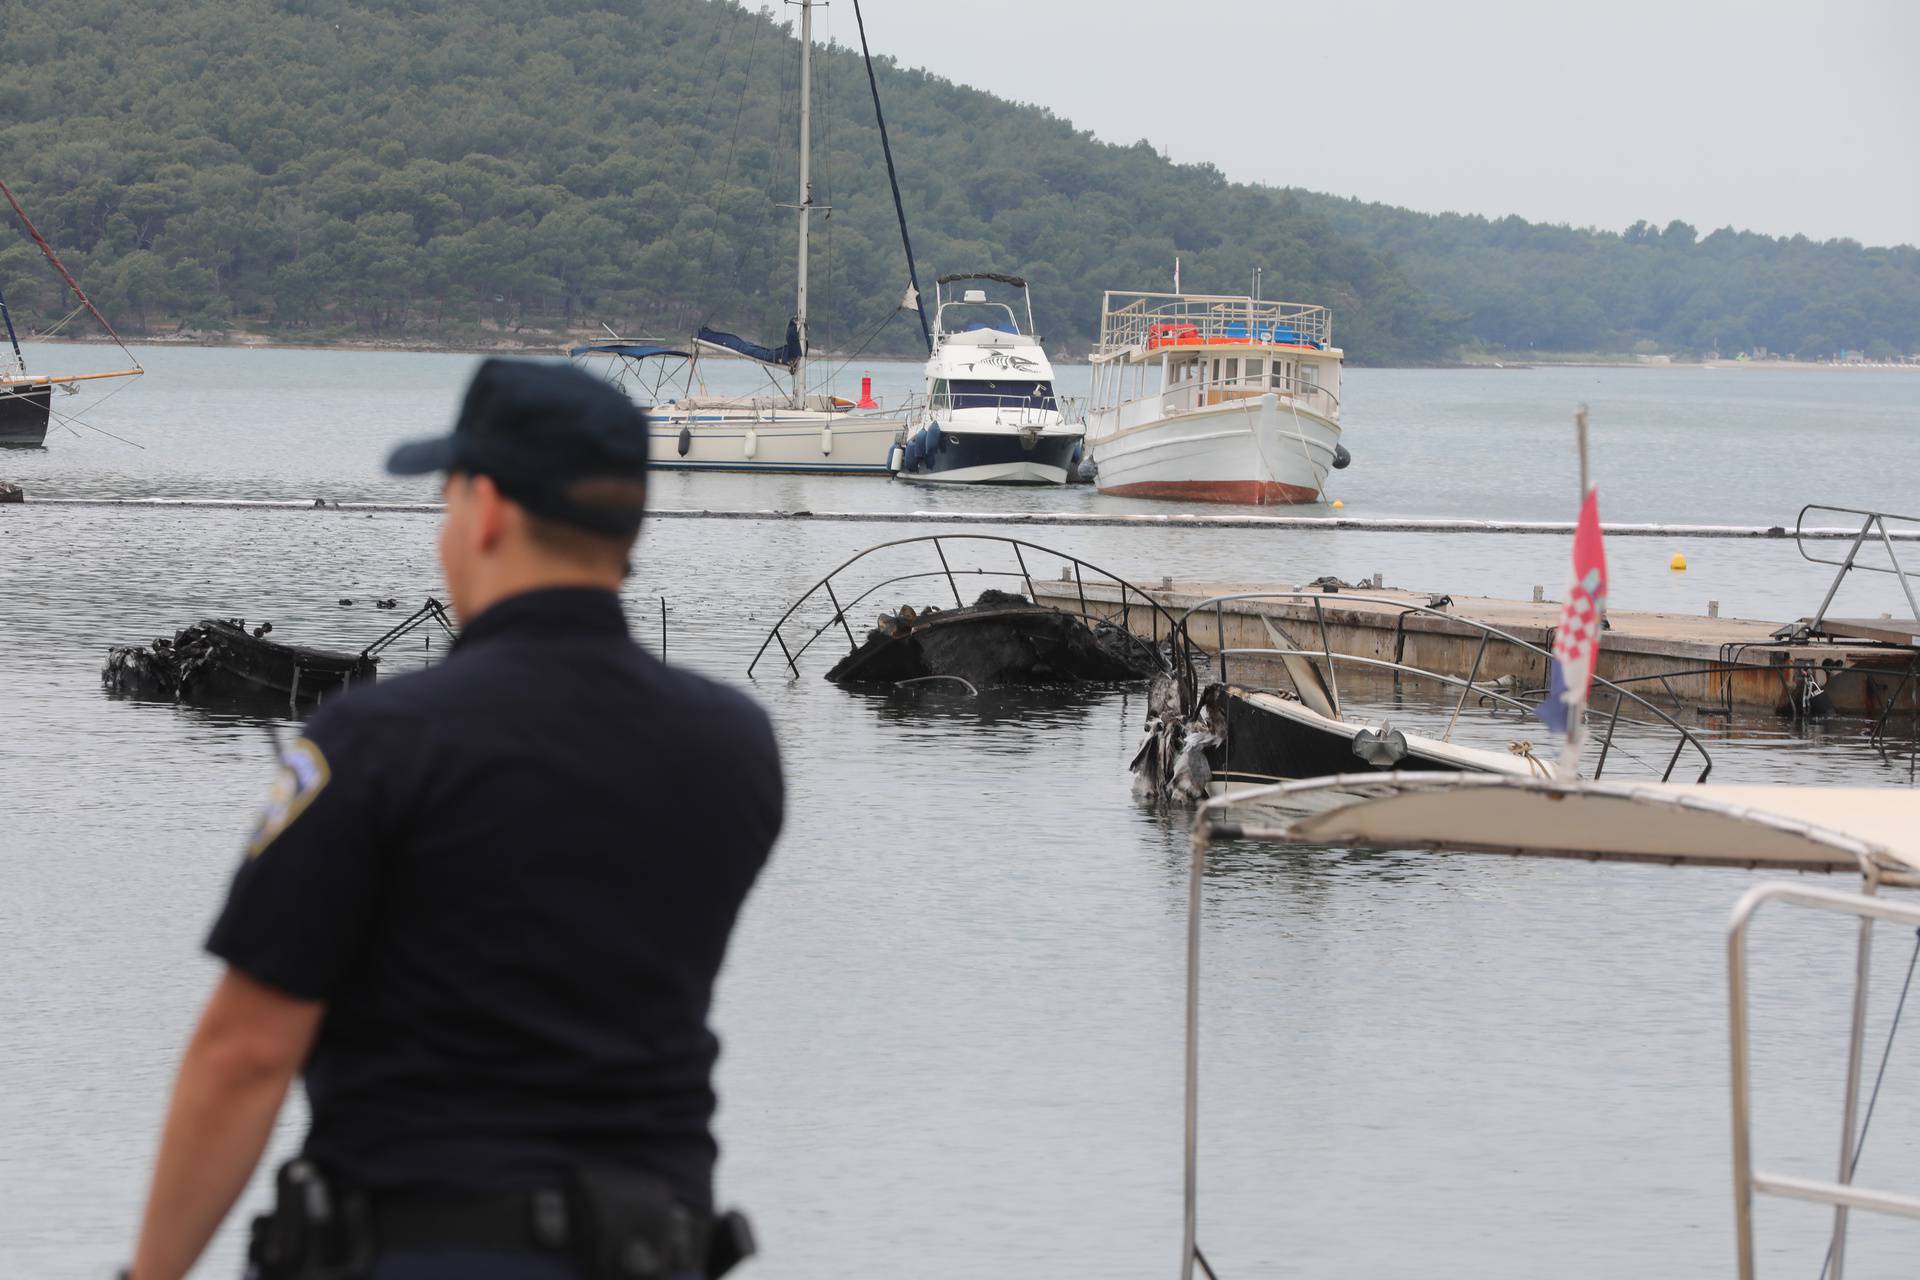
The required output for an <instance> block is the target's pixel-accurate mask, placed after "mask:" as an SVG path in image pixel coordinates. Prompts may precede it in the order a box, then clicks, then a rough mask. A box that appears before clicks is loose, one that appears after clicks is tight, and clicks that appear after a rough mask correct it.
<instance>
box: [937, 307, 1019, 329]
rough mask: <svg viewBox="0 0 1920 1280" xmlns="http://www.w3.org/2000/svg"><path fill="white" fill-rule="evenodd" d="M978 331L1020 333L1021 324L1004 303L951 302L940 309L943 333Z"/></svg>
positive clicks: (1011, 309)
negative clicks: (989, 330) (990, 330)
mask: <svg viewBox="0 0 1920 1280" xmlns="http://www.w3.org/2000/svg"><path fill="white" fill-rule="evenodd" d="M976 329H992V330H994V331H996V332H998V333H1018V332H1020V322H1019V321H1018V320H1016V319H1015V318H1014V315H1013V308H1012V307H1009V306H1008V305H1006V304H1005V303H1004V302H949V303H947V304H946V305H945V306H943V307H941V308H940V330H941V332H943V333H971V332H973V331H974V330H976Z"/></svg>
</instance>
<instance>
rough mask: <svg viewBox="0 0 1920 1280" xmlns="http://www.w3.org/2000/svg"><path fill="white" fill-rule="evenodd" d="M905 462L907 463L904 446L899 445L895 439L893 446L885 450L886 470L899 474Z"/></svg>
mask: <svg viewBox="0 0 1920 1280" xmlns="http://www.w3.org/2000/svg"><path fill="white" fill-rule="evenodd" d="M906 463H907V451H906V448H905V447H904V446H903V445H901V443H900V442H899V441H898V440H895V441H894V442H893V447H892V448H891V449H888V450H887V470H888V471H891V472H892V473H893V474H895V475H899V474H900V469H901V468H902V467H904V466H905V465H906Z"/></svg>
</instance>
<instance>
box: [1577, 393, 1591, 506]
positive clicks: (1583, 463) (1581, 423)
mask: <svg viewBox="0 0 1920 1280" xmlns="http://www.w3.org/2000/svg"><path fill="white" fill-rule="evenodd" d="M1573 436H1574V439H1575V440H1576V441H1577V442H1578V443H1579V446H1580V501H1582V502H1585V501H1586V500H1587V490H1588V489H1589V488H1591V487H1592V484H1591V482H1590V481H1589V480H1588V479H1587V406H1585V405H1581V406H1580V407H1579V408H1578V409H1575V410H1574V411H1573Z"/></svg>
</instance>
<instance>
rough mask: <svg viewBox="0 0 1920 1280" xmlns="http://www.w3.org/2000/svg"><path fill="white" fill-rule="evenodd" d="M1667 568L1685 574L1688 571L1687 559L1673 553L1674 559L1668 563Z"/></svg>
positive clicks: (1677, 553)
mask: <svg viewBox="0 0 1920 1280" xmlns="http://www.w3.org/2000/svg"><path fill="white" fill-rule="evenodd" d="M1667 568H1669V569H1672V570H1673V571H1674V572H1676V573H1685V572H1686V571H1687V558H1686V557H1685V556H1683V555H1681V554H1680V553H1679V552H1678V551H1676V552H1674V553H1673V559H1672V560H1669V561H1668V562H1667Z"/></svg>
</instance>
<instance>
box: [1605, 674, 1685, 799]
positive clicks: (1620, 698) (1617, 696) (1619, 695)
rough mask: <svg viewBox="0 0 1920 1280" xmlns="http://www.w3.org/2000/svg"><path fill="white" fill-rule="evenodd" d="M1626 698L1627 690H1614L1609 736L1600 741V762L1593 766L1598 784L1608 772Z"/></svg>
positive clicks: (1608, 729)
mask: <svg viewBox="0 0 1920 1280" xmlns="http://www.w3.org/2000/svg"><path fill="white" fill-rule="evenodd" d="M1626 697H1627V691H1626V690H1625V689H1616V690H1614V694H1613V715H1612V716H1611V717H1610V718H1609V719H1608V720H1607V736H1606V737H1604V738H1602V739H1600V762H1599V763H1598V764H1596V765H1594V766H1593V777H1594V781H1596V782H1597V781H1599V780H1600V775H1601V774H1603V773H1605V772H1606V771H1607V753H1608V752H1609V751H1612V750H1613V735H1614V731H1615V730H1617V729H1618V728H1619V727H1620V704H1621V703H1622V702H1624V701H1626ZM1667 771H1668V772H1669V773H1671V772H1672V771H1673V770H1672V768H1671V766H1669V768H1668V770H1667ZM1661 781H1663V782H1664V781H1665V779H1664V778H1663V779H1661Z"/></svg>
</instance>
